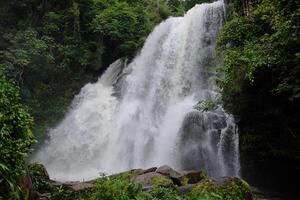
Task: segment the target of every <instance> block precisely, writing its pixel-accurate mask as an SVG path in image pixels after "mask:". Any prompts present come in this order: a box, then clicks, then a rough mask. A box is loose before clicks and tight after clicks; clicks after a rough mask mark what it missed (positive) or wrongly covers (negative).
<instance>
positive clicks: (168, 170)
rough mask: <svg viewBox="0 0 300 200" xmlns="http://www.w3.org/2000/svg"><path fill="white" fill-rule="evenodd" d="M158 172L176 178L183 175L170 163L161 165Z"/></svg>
mask: <svg viewBox="0 0 300 200" xmlns="http://www.w3.org/2000/svg"><path fill="white" fill-rule="evenodd" d="M156 173H159V174H162V175H165V176H170V177H174V178H179V177H181V176H182V175H183V174H181V173H179V172H177V171H175V170H174V169H172V168H171V167H169V166H168V165H164V166H161V167H159V168H158V169H157V170H156Z"/></svg>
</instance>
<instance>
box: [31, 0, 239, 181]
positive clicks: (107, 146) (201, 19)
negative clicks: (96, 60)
mask: <svg viewBox="0 0 300 200" xmlns="http://www.w3.org/2000/svg"><path fill="white" fill-rule="evenodd" d="M223 20H224V3H223V1H217V2H214V3H210V4H201V5H196V6H195V7H194V8H192V9H191V10H190V11H188V12H187V13H186V15H185V16H184V17H171V18H169V19H168V20H166V21H164V22H162V23H161V24H160V25H158V26H157V27H156V28H155V30H154V31H153V32H152V33H151V34H150V35H149V37H148V38H147V40H146V42H145V45H144V47H143V48H142V50H141V52H140V54H139V55H138V56H136V58H135V59H134V60H133V61H132V63H130V64H129V65H128V66H125V64H124V62H122V61H121V60H118V61H116V62H115V63H113V64H112V65H111V66H110V67H109V68H108V70H107V71H106V72H105V74H104V75H103V76H102V77H101V78H100V79H99V80H98V82H97V83H95V84H87V85H86V86H84V87H83V88H82V90H81V92H80V94H79V95H77V96H76V98H75V100H74V102H73V105H72V107H71V109H70V110H69V112H68V113H67V114H66V117H65V119H64V120H63V121H62V122H61V123H60V124H59V125H58V126H57V127H56V128H54V129H52V130H50V131H49V133H48V136H49V137H48V139H47V140H46V141H45V144H44V145H43V146H42V147H41V148H40V149H39V150H38V152H37V153H36V154H35V155H34V157H33V161H38V162H41V163H43V164H44V165H45V166H46V168H47V170H48V171H49V174H50V177H51V178H53V179H58V180H82V179H85V180H87V179H92V178H95V177H97V176H98V175H99V173H116V172H120V171H125V170H128V169H132V168H146V167H152V166H159V165H164V164H167V165H170V166H172V167H174V168H176V169H182V170H189V169H204V170H205V171H206V172H207V173H208V174H209V175H210V176H238V174H239V154H238V133H237V130H236V127H235V124H234V121H233V118H232V117H231V116H230V115H228V114H226V113H225V112H224V110H223V109H222V107H221V106H219V105H218V106H215V108H214V109H213V110H206V111H205V110H201V109H200V110H199V109H198V110H197V109H195V105H197V103H198V102H201V101H202V102H208V101H209V102H210V101H214V102H216V101H217V99H218V98H219V93H218V90H217V88H216V86H215V71H216V66H217V64H216V59H215V56H216V55H215V43H216V36H217V34H218V32H219V29H220V28H221V26H222V23H223Z"/></svg>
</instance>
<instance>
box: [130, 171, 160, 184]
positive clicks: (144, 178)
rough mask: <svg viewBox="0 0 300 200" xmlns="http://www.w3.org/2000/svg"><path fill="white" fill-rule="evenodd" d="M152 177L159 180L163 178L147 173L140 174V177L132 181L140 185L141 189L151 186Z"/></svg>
mask: <svg viewBox="0 0 300 200" xmlns="http://www.w3.org/2000/svg"><path fill="white" fill-rule="evenodd" d="M154 177H158V178H160V177H164V176H163V175H161V174H159V173H156V172H149V173H146V174H141V175H138V176H136V177H134V178H133V181H134V182H136V183H139V184H141V185H142V186H143V187H146V186H151V185H152V184H153V182H152V181H153V178H154Z"/></svg>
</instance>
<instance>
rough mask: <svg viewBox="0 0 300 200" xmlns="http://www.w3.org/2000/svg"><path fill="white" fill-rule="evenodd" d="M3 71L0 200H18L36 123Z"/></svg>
mask: <svg viewBox="0 0 300 200" xmlns="http://www.w3.org/2000/svg"><path fill="white" fill-rule="evenodd" d="M2 68H3V66H1V68H0V127H1V129H0V141H1V143H0V199H1V198H3V199H18V198H19V193H20V191H19V187H18V179H19V178H20V176H21V175H23V174H24V169H25V167H24V165H25V160H24V159H25V158H26V157H27V155H28V153H29V147H30V145H31V144H33V142H34V137H33V135H32V133H31V130H30V129H31V126H32V124H33V120H32V118H31V117H30V115H29V114H28V112H27V109H26V108H25V107H24V106H23V105H22V103H21V98H20V94H19V91H18V89H17V88H16V87H15V86H13V85H12V84H11V83H9V82H8V81H7V80H6V79H5V77H4V75H3V69H2Z"/></svg>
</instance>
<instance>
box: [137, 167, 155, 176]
mask: <svg viewBox="0 0 300 200" xmlns="http://www.w3.org/2000/svg"><path fill="white" fill-rule="evenodd" d="M156 169H157V167H151V168H149V169H145V170H141V171H139V173H138V174H139V175H141V174H147V173H149V172H155V171H156Z"/></svg>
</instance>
